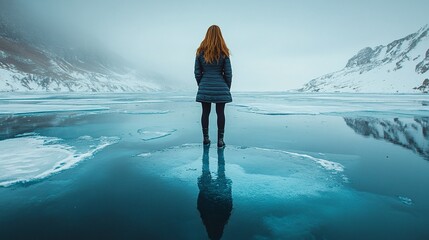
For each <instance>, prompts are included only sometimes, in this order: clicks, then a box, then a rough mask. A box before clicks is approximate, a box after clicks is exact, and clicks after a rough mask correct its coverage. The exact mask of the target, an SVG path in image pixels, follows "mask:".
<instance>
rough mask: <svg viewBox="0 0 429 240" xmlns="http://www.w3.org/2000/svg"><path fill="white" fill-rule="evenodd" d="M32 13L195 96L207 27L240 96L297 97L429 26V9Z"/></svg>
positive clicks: (326, 4)
mask: <svg viewBox="0 0 429 240" xmlns="http://www.w3.org/2000/svg"><path fill="white" fill-rule="evenodd" d="M21 2H22V3H21V5H23V7H22V9H24V10H25V11H29V12H31V13H32V14H33V15H34V16H37V17H40V18H41V19H42V18H43V19H45V20H49V21H51V22H52V24H55V25H56V26H57V27H61V28H65V29H68V30H69V31H71V32H73V31H75V32H76V33H79V34H81V33H86V34H90V35H83V37H84V36H88V37H89V36H91V35H92V37H96V38H98V39H101V41H102V42H103V44H104V45H106V46H107V47H109V48H111V49H112V50H113V51H115V52H117V53H119V54H121V55H122V56H123V57H125V58H127V59H129V60H131V61H133V62H136V63H138V64H139V65H140V66H143V67H144V68H145V69H151V70H153V71H155V72H159V73H160V74H162V75H163V76H165V77H166V78H169V79H171V80H172V82H177V86H178V88H179V87H182V88H183V87H185V88H188V89H189V90H192V89H193V88H195V87H196V84H195V79H194V76H193V67H194V58H195V50H196V48H197V47H198V46H199V44H200V42H201V41H202V39H203V37H204V35H205V32H206V30H207V28H208V27H209V26H210V25H212V24H216V25H218V26H220V28H221V29H222V32H223V35H224V38H225V40H226V42H227V45H228V47H229V48H230V50H231V53H232V56H231V61H232V67H233V90H259V91H262V90H287V89H292V88H298V87H300V86H302V85H303V84H304V83H306V82H308V81H309V80H311V79H312V78H315V77H318V76H320V75H323V74H325V73H329V72H332V71H336V70H340V69H341V68H343V67H344V66H345V64H346V63H347V60H348V59H349V58H350V57H352V56H353V55H354V54H356V53H357V52H358V51H359V50H360V49H362V48H364V47H367V46H371V47H373V46H377V45H380V44H388V43H389V42H391V41H393V40H395V39H398V38H401V37H404V36H406V35H408V34H410V33H413V32H415V31H417V30H418V29H419V28H420V27H423V26H424V25H426V24H428V23H429V17H428V12H427V10H428V9H429V1H428V0H414V1H413V0H409V1H391V0H380V1H377V0H373V1H370V0H360V1H357V0H356V1H353V2H352V1H344V0H313V1H309V0H301V1H286V0H284V1H280V0H279V1H269V0H266V1H251V0H246V1H233V0H229V1H226V0H216V1H201V0H196V1H186V0H182V1H173V0H171V1H162V0H157V1H155V0H152V1H143V0H68V1H66V0H37V1H24V0H22V1H21Z"/></svg>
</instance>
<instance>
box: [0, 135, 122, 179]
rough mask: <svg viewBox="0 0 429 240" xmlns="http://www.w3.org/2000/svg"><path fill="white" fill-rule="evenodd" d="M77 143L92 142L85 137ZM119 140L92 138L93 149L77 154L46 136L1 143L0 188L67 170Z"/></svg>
mask: <svg viewBox="0 0 429 240" xmlns="http://www.w3.org/2000/svg"><path fill="white" fill-rule="evenodd" d="M80 140H88V141H89V140H93V139H92V138H91V139H89V138H88V136H85V137H82V138H81V139H80ZM117 141H118V139H117V138H115V137H101V138H98V139H94V141H92V142H91V143H95V144H96V145H93V147H90V148H88V149H86V150H85V151H78V150H77V149H76V148H75V147H73V146H70V145H67V144H64V143H63V140H62V139H60V138H55V137H46V136H23V137H18V138H11V139H6V140H2V141H0V186H3V187H5V186H10V185H11V184H14V183H18V182H20V183H23V182H29V181H33V180H37V179H42V178H46V177H48V176H50V175H52V174H55V173H58V172H60V171H63V170H66V169H69V168H71V167H73V166H75V165H76V164H77V163H79V162H81V161H82V160H84V159H88V158H91V157H92V156H93V155H94V154H95V153H96V152H97V151H100V150H101V149H103V148H105V147H107V146H109V145H111V144H114V143H116V142H117Z"/></svg>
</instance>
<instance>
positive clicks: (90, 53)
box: [0, 19, 163, 92]
mask: <svg viewBox="0 0 429 240" xmlns="http://www.w3.org/2000/svg"><path fill="white" fill-rule="evenodd" d="M0 20H1V19H0ZM17 32H18V31H16V29H14V28H13V27H10V26H9V25H7V24H4V23H3V24H2V23H1V22H0V91H3V92H4V91H7V92H11V91H55V92H75V91H78V92H80V91H81V92H135V91H156V90H161V89H163V88H162V87H161V85H160V84H159V83H157V82H155V81H154V80H153V79H148V78H147V77H145V76H144V75H142V74H141V73H139V72H137V71H136V70H135V69H133V68H131V67H129V66H128V65H127V63H126V62H125V61H123V60H122V59H121V58H119V57H117V56H115V55H114V54H112V53H110V52H109V51H107V50H106V49H103V48H101V47H97V46H89V47H80V46H78V47H76V45H70V46H69V45H67V44H65V43H63V42H64V41H62V39H60V40H58V42H60V43H61V44H62V45H61V44H58V45H57V44H55V43H52V42H49V41H48V40H45V39H43V38H42V40H39V42H36V41H32V40H28V38H25V37H21V36H20V34H19V33H17Z"/></svg>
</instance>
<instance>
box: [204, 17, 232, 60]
mask: <svg viewBox="0 0 429 240" xmlns="http://www.w3.org/2000/svg"><path fill="white" fill-rule="evenodd" d="M201 52H204V60H205V61H206V62H207V63H213V61H214V60H216V61H219V58H220V57H221V56H228V57H229V49H228V47H227V46H226V43H225V40H224V39H223V37H222V32H221V31H220V28H219V26H217V25H211V26H210V27H209V29H208V30H207V33H206V37H205V38H204V40H203V41H202V42H201V44H200V47H199V48H198V49H197V55H199V54H200V53H201Z"/></svg>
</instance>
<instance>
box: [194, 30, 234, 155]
mask: <svg viewBox="0 0 429 240" xmlns="http://www.w3.org/2000/svg"><path fill="white" fill-rule="evenodd" d="M229 55H230V54H229V49H228V47H227V46H226V44H225V40H224V39H223V37H222V33H221V31H220V28H219V27H218V26H216V25H212V26H210V27H209V29H208V30H207V33H206V37H205V38H204V40H203V41H202V42H201V44H200V47H199V48H198V49H197V56H196V58H195V71H194V73H195V79H196V80H197V84H198V92H197V97H196V101H197V102H201V106H202V108H203V111H202V115H201V126H202V128H203V144H204V145H209V144H210V139H209V115H210V110H211V104H212V103H215V104H216V114H217V129H218V141H217V146H218V148H224V147H225V142H224V140H223V137H224V129H225V113H224V110H225V103H229V102H232V97H231V92H230V88H231V80H232V69H231V61H230V59H229Z"/></svg>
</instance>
